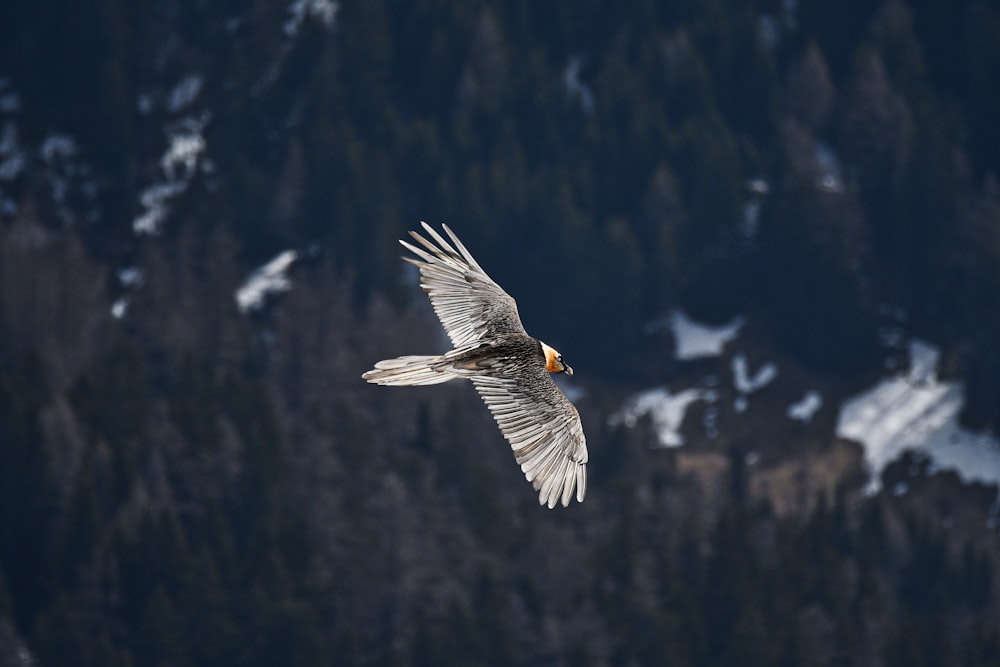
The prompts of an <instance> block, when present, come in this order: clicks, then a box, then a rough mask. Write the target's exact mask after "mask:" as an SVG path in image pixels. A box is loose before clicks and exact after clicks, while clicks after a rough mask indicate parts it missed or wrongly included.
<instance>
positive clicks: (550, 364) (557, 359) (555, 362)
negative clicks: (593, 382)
mask: <svg viewBox="0 0 1000 667" xmlns="http://www.w3.org/2000/svg"><path fill="white" fill-rule="evenodd" d="M542 352H543V353H544V354H545V370H547V371H548V372H550V373H565V374H566V375H572V374H573V369H572V368H570V366H569V364H567V363H566V362H564V361H563V358H562V355H561V354H559V352H557V351H556V350H555V349H554V348H551V347H549V346H548V345H546V344H545V343H542Z"/></svg>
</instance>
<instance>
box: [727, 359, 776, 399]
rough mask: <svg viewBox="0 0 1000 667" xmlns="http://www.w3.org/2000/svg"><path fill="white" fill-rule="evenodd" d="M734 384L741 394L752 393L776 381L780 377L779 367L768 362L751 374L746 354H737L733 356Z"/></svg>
mask: <svg viewBox="0 0 1000 667" xmlns="http://www.w3.org/2000/svg"><path fill="white" fill-rule="evenodd" d="M732 369H733V385H734V386H735V387H736V391H738V392H740V393H741V394H752V393H754V392H755V391H759V390H761V389H763V388H764V387H766V386H767V385H769V384H771V383H772V382H774V378H776V377H778V367H777V366H775V365H774V364H772V363H770V362H769V363H766V364H764V365H763V366H761V367H760V368H758V369H757V372H756V373H754V374H753V375H752V376H751V375H750V366H749V364H748V362H747V358H746V356H745V355H742V354H737V355H736V356H735V357H733V361H732Z"/></svg>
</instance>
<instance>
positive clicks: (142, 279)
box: [115, 266, 146, 287]
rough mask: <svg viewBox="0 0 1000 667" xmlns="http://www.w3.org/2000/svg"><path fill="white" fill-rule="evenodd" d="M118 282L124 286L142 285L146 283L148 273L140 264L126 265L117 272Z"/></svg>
mask: <svg viewBox="0 0 1000 667" xmlns="http://www.w3.org/2000/svg"><path fill="white" fill-rule="evenodd" d="M115 273H116V275H117V276H118V282H120V283H121V284H122V285H123V286H124V287H142V286H143V285H145V284H146V275H145V273H143V271H142V269H140V268H139V267H138V266H126V267H123V268H120V269H118V271H116V272H115Z"/></svg>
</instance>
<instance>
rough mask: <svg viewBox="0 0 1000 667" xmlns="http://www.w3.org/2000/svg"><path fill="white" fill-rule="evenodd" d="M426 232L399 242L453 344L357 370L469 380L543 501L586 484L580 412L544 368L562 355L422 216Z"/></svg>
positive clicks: (560, 365) (555, 369) (406, 381)
mask: <svg viewBox="0 0 1000 667" xmlns="http://www.w3.org/2000/svg"><path fill="white" fill-rule="evenodd" d="M421 225H423V228H424V230H425V231H426V233H427V234H428V235H429V236H430V238H431V239H432V241H431V240H428V239H426V238H424V237H423V236H421V235H420V234H419V233H417V232H410V236H412V237H413V239H414V240H415V241H416V242H417V243H419V244H420V246H421V247H417V246H416V245H413V244H412V243H408V242H407V241H400V243H401V244H403V246H404V247H405V248H406V249H407V250H409V251H410V252H412V253H413V254H414V255H415V256H416V259H415V258H413V257H404V258H403V259H404V260H405V261H407V262H410V263H411V264H413V265H415V266H416V267H417V268H419V269H420V286H421V287H422V288H423V290H424V291H425V292H427V295H428V297H429V298H430V301H431V305H432V306H433V307H434V312H436V313H437V316H438V319H440V320H441V324H442V325H443V326H444V329H445V332H447V334H448V337H449V338H450V339H451V342H452V345H453V346H454V349H452V350H451V351H450V352H448V353H446V354H442V355H440V356H433V355H432V356H414V355H410V356H405V357H398V358H396V359H386V360H385V361H380V362H378V363H377V364H375V368H374V369H373V370H370V371H368V372H367V373H365V374H364V375H362V376H361V377H362V378H364V379H365V380H368V382H372V383H375V384H381V385H390V386H406V385H430V384H439V383H442V382H448V381H450V380H457V379H466V380H471V381H472V384H473V385H474V386H475V388H476V391H478V392H479V395H480V396H481V397H482V399H483V401H484V402H485V403H486V406H487V407H488V408H489V409H490V412H491V413H492V414H493V419H494V420H495V421H496V423H497V425H498V426H499V427H500V431H501V432H502V433H503V435H504V437H505V438H506V439H507V442H509V443H510V446H511V449H512V450H513V451H514V457H515V458H516V459H517V462H518V464H520V466H521V471H522V472H523V473H524V476H525V477H526V478H527V479H528V481H529V482H531V483H532V485H533V486H534V488H535V490H536V491H538V502H539V503H540V504H541V505H547V506H548V507H549V509H551V508H553V507H555V505H556V503H557V502H561V503H562V505H563V507H566V506H567V505H569V502H570V499H571V498H572V497H573V493H574V491H575V492H576V499H577V501H578V502H583V497H584V495H585V494H586V492H587V441H586V438H584V435H583V426H582V425H581V423H580V414H579V413H578V412H577V410H576V408H575V407H574V406H573V404H572V403H571V402H570V400H569V399H568V398H566V396H565V394H563V393H562V391H560V389H559V387H557V386H556V383H555V382H553V381H552V377H551V376H550V375H549V374H550V373H566V374H567V375H572V374H573V369H572V368H571V367H570V366H569V365H568V364H567V363H566V362H565V361H563V358H562V355H561V354H559V353H558V352H557V351H556V350H555V349H553V348H552V347H549V346H548V345H546V344H545V343H543V342H541V341H540V340H537V339H535V338H532V337H531V336H529V335H528V334H527V332H525V330H524V326H523V325H522V324H521V318H520V316H519V315H518V314H517V303H515V301H514V299H513V298H511V296H510V295H509V294H507V293H506V292H505V291H503V289H501V288H500V286H499V285H497V284H496V282H494V281H493V279H492V278H490V277H489V276H488V275H487V274H486V271H484V270H483V267H481V266H479V263H478V262H476V260H475V259H474V258H473V257H472V255H471V254H470V253H469V251H468V250H467V249H466V247H465V246H464V245H463V244H462V242H461V241H459V240H458V237H457V236H456V235H455V233H454V232H453V231H451V229H449V228H448V226H447V225H443V227H444V231H445V233H446V234H447V235H448V238H449V239H450V242H449V241H448V240H446V239H445V238H444V237H443V236H441V234H439V233H438V232H437V231H435V230H434V228H433V227H431V226H430V225H428V224H427V223H426V222H422V223H421Z"/></svg>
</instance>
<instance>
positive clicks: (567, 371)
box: [563, 364, 573, 375]
mask: <svg viewBox="0 0 1000 667" xmlns="http://www.w3.org/2000/svg"><path fill="white" fill-rule="evenodd" d="M563 373H565V374H566V375H572V374H573V368H572V367H571V366H570V365H569V364H563Z"/></svg>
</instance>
